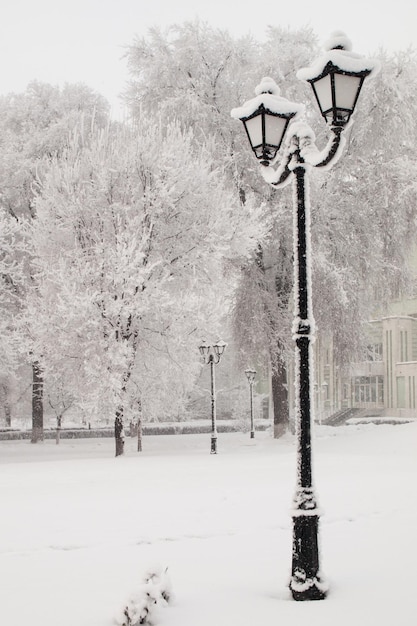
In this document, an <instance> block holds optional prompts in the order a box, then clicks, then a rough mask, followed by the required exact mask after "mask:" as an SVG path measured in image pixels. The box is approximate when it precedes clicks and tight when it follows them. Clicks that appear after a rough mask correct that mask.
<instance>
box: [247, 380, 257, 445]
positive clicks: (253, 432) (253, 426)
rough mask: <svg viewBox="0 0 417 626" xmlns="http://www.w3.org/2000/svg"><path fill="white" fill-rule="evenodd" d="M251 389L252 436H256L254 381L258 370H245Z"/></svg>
mask: <svg viewBox="0 0 417 626" xmlns="http://www.w3.org/2000/svg"><path fill="white" fill-rule="evenodd" d="M245 374H246V378H247V379H248V383H249V389H250V438H251V439H254V438H255V424H254V421H253V383H254V382H255V376H256V370H245Z"/></svg>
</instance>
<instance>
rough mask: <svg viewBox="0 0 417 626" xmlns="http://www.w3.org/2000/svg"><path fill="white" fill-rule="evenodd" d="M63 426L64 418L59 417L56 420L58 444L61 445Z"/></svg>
mask: <svg viewBox="0 0 417 626" xmlns="http://www.w3.org/2000/svg"><path fill="white" fill-rule="evenodd" d="M61 425H62V417H61V416H60V415H58V417H57V418H56V439H55V441H56V444H57V445H59V442H60V440H61Z"/></svg>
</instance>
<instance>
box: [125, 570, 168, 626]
mask: <svg viewBox="0 0 417 626" xmlns="http://www.w3.org/2000/svg"><path fill="white" fill-rule="evenodd" d="M171 599H172V586H171V580H170V578H169V575H168V568H167V567H166V568H163V567H161V566H157V567H153V568H151V569H148V570H147V572H146V573H145V575H144V576H143V580H142V583H141V584H140V585H139V586H138V588H137V590H136V591H135V592H134V593H133V594H132V595H131V596H130V598H129V600H128V602H127V604H126V606H125V607H124V609H123V611H122V614H121V615H120V616H119V617H118V618H117V619H116V625H117V626H140V625H141V624H144V625H148V626H151V625H152V624H155V620H156V613H157V610H158V608H159V607H160V606H166V605H167V604H168V602H170V600H171Z"/></svg>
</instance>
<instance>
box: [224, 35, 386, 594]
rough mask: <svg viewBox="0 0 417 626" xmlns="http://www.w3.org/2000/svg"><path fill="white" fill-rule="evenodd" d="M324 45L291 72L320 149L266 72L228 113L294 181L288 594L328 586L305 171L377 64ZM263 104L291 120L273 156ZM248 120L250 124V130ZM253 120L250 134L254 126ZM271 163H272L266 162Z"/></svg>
mask: <svg viewBox="0 0 417 626" xmlns="http://www.w3.org/2000/svg"><path fill="white" fill-rule="evenodd" d="M326 49H327V51H326V53H325V54H324V55H323V56H322V57H321V58H320V59H319V60H318V61H317V62H316V63H315V64H314V66H313V67H312V68H305V69H303V70H300V71H299V72H298V73H297V77H298V78H300V79H302V80H307V81H308V82H310V83H311V85H312V86H313V91H314V94H315V96H316V99H317V102H318V104H319V107H320V111H321V113H322V115H323V117H324V119H325V120H326V123H327V124H328V126H329V130H330V131H331V133H332V136H331V138H330V140H329V142H328V144H327V146H326V148H325V149H324V150H323V151H319V150H318V149H317V148H316V146H315V143H314V141H315V135H314V133H313V131H312V130H311V128H310V127H309V126H308V125H307V124H306V123H304V122H300V121H295V120H297V119H298V118H299V117H300V115H301V113H302V111H303V107H302V106H301V105H296V104H293V103H289V102H288V101H286V100H285V99H284V98H281V97H279V89H278V87H277V86H276V85H275V84H274V83H273V81H272V79H270V78H268V79H263V81H262V82H261V84H260V85H259V86H258V88H257V90H256V91H255V93H256V97H255V98H253V100H250V101H249V102H247V103H245V104H244V105H243V107H240V108H237V109H233V110H232V112H231V115H232V117H234V118H235V119H240V120H241V121H242V122H243V123H244V125H245V128H246V132H247V134H248V136H249V140H250V143H251V147H252V149H253V150H254V152H255V154H256V156H257V158H258V159H260V162H261V164H262V165H263V166H264V167H262V170H261V171H262V175H263V177H264V179H265V181H266V182H268V183H270V184H271V185H274V186H276V187H284V186H285V185H286V184H288V183H289V182H290V181H291V180H293V184H294V322H293V337H294V340H295V389H296V393H295V422H296V433H297V480H296V492H295V496H294V508H293V515H292V517H293V552H292V575H291V581H290V589H291V592H292V596H293V598H294V600H320V599H323V598H324V597H325V596H326V593H327V585H326V583H325V582H324V581H323V580H322V577H321V574H320V568H319V547H318V521H319V510H318V506H317V501H316V496H315V493H314V488H313V481H312V463H311V421H312V418H313V410H314V402H313V393H312V391H313V369H312V342H313V340H314V318H313V311H312V298H311V241H310V206H309V202H308V177H307V176H306V174H307V173H308V172H309V171H310V169H311V168H312V167H319V168H321V169H329V168H330V167H331V166H332V165H334V163H335V162H336V161H337V160H338V159H339V157H340V156H341V153H342V149H343V146H344V143H345V140H344V137H342V132H343V130H344V129H345V128H346V125H347V123H348V122H349V120H350V119H351V116H352V114H353V112H354V109H355V106H356V103H357V99H358V95H359V92H360V90H361V87H362V84H363V81H364V79H365V77H366V76H371V75H375V74H376V73H377V72H378V70H379V63H378V62H377V61H373V60H366V59H364V58H363V57H360V56H359V55H357V54H354V53H352V52H350V50H351V44H350V41H349V40H348V39H347V37H346V35H344V34H343V33H340V32H337V33H334V34H333V35H332V36H331V39H330V40H329V42H328V43H327V46H326ZM265 109H268V111H272V112H273V113H274V114H275V115H276V116H280V117H284V118H285V119H288V116H289V120H291V124H289V128H288V136H287V140H286V143H285V147H284V150H283V155H282V157H281V158H280V159H279V157H278V156H277V153H278V150H279V148H280V145H281V143H282V141H283V134H284V133H285V130H286V128H287V126H285V128H284V130H283V133H282V135H279V136H278V134H279V133H277V132H276V129H274V132H269V131H270V126H271V125H268V124H265V123H264V121H263V120H264V117H265V111H264V110H265ZM286 116H287V117H286ZM248 120H250V124H251V127H250V129H249V130H248ZM289 120H288V121H289ZM256 124H257V128H258V134H257V135H255V133H254V131H253V128H255V125H256ZM287 125H288V123H287ZM259 129H262V130H259ZM264 129H265V130H264ZM254 137H255V139H254ZM254 144H255V145H254ZM270 164H272V167H268V166H269V165H270Z"/></svg>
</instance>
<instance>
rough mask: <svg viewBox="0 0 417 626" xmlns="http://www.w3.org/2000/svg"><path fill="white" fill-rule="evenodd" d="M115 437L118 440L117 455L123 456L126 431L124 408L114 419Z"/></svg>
mask: <svg viewBox="0 0 417 626" xmlns="http://www.w3.org/2000/svg"><path fill="white" fill-rule="evenodd" d="M114 438H115V442H116V456H121V455H122V454H124V451H125V433H124V428H123V410H119V411H117V412H116V419H115V420H114Z"/></svg>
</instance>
